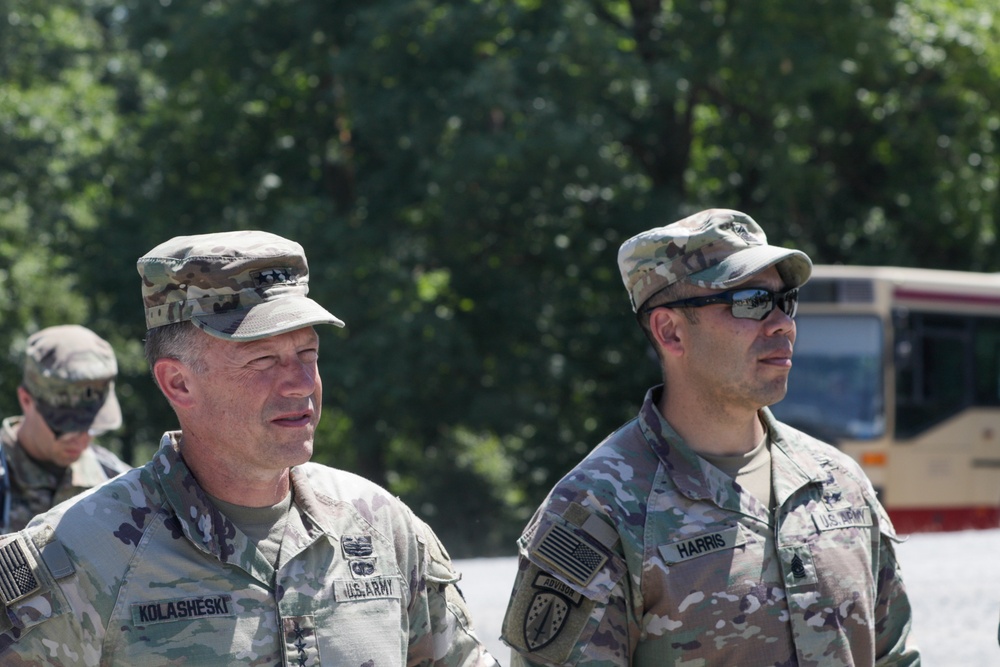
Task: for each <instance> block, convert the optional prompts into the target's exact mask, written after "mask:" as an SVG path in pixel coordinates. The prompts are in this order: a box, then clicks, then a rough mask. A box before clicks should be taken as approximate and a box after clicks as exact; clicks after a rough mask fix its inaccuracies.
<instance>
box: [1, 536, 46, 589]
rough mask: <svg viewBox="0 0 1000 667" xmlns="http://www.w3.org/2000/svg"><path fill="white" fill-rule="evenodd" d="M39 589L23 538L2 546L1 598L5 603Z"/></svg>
mask: <svg viewBox="0 0 1000 667" xmlns="http://www.w3.org/2000/svg"><path fill="white" fill-rule="evenodd" d="M38 589H39V585H38V579H37V578H36V577H35V573H34V571H33V569H32V563H31V561H30V560H28V556H27V554H26V553H25V549H24V547H23V546H22V545H21V538H20V537H17V538H15V539H13V540H11V541H10V542H8V543H7V544H4V545H3V546H0V598H2V599H3V602H4V604H6V605H9V604H11V603H14V602H17V601H18V600H20V599H21V598H25V597H27V596H29V595H31V594H32V593H34V592H35V591H37V590H38Z"/></svg>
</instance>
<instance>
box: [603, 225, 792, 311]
mask: <svg viewBox="0 0 1000 667" xmlns="http://www.w3.org/2000/svg"><path fill="white" fill-rule="evenodd" d="M771 266H776V267H777V269H778V273H779V274H780V275H781V278H782V280H784V282H785V286H786V287H787V288H792V287H798V286H799V285H801V284H803V283H804V282H806V281H807V280H809V276H810V275H811V274H812V261H811V260H810V259H809V256H808V255H806V254H805V253H804V252H801V251H799V250H792V249H790V248H779V247H776V246H772V245H768V244H767V236H766V235H765V234H764V230H763V229H761V228H760V225H758V224H757V223H756V222H754V220H753V218H751V217H750V216H749V215H746V214H745V213H740V212H739V211H732V210H729V209H721V208H715V209H708V210H706V211H701V212H699V213H695V214H694V215H691V216H689V217H687V218H684V219H683V220H679V221H678V222H675V223H673V224H669V225H666V226H665V227H657V228H655V229H650V230H648V231H645V232H642V233H640V234H637V235H636V236H633V237H632V238H630V239H629V240H627V241H625V243H623V244H622V246H621V248H620V249H619V250H618V268H619V270H620V271H621V274H622V281H623V282H624V283H625V289H627V290H628V293H629V299H630V300H631V301H632V310H634V311H637V312H638V310H639V308H640V307H641V306H642V304H644V303H645V302H646V300H647V299H649V297H651V296H653V295H654V294H656V293H657V292H659V291H660V290H661V289H663V288H664V287H667V286H668V285H672V284H674V283H676V282H682V281H683V282H685V283H688V284H690V285H697V286H699V287H708V288H712V289H728V288H730V287H732V286H733V285H738V284H739V283H741V282H743V281H745V280H747V279H748V278H750V277H751V276H753V275H754V274H756V273H759V272H760V271H764V270H765V269H767V268H769V267H771Z"/></svg>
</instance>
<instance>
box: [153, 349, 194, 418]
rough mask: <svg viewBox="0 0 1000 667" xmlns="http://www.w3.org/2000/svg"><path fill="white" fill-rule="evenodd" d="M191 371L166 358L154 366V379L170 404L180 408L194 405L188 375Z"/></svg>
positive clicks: (176, 361) (175, 360)
mask: <svg viewBox="0 0 1000 667" xmlns="http://www.w3.org/2000/svg"><path fill="white" fill-rule="evenodd" d="M190 372H191V371H190V369H189V368H188V367H187V366H185V365H184V364H183V363H182V362H181V361H178V360H177V359H170V358H167V357H164V358H162V359H157V360H156V362H155V363H154V364H153V377H154V378H156V384H158V385H159V387H160V391H162V392H163V395H164V396H166V398H167V400H168V401H170V404H171V405H173V406H175V407H179V408H186V407H190V406H191V405H193V403H194V396H193V395H192V393H191V383H190V378H189V377H188V374H189V373H190Z"/></svg>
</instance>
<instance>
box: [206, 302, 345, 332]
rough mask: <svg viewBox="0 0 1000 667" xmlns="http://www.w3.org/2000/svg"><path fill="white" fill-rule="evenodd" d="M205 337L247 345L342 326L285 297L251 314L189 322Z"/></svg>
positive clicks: (243, 312) (227, 314)
mask: <svg viewBox="0 0 1000 667" xmlns="http://www.w3.org/2000/svg"><path fill="white" fill-rule="evenodd" d="M191 321H192V322H194V324H195V325H196V326H198V328H200V329H201V330H202V331H204V332H205V333H207V334H209V335H212V336H215V337H216V338H222V339H223V340H232V341H248V340H258V339H260V338H267V337H269V336H277V335H278V334H283V333H286V332H289V331H295V330H296V329H302V328H303V327H311V326H314V325H316V324H332V325H334V326H337V327H342V326H344V322H343V321H342V320H341V319H340V318H339V317H337V316H336V315H334V314H333V313H331V312H329V311H328V310H327V309H326V308H324V307H323V306H321V305H319V304H318V303H316V302H315V301H313V300H312V299H310V298H308V297H305V296H298V295H295V296H291V295H285V296H282V297H281V298H279V299H273V300H271V301H264V302H263V303H259V304H256V305H254V306H253V308H251V309H250V310H230V311H226V312H222V313H214V314H212V315H195V316H193V317H192V318H191Z"/></svg>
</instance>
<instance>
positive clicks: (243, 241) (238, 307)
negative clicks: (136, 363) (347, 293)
mask: <svg viewBox="0 0 1000 667" xmlns="http://www.w3.org/2000/svg"><path fill="white" fill-rule="evenodd" d="M137 268H138V270H139V275H140V276H142V300H143V304H144V306H145V309H146V328H147V329H155V328H157V327H161V326H164V325H167V324H174V323H176V322H185V321H188V320H190V321H191V322H193V323H194V324H195V325H196V326H198V327H199V328H200V329H201V330H203V331H204V332H205V333H208V334H211V335H212V336H215V337H217V338H222V339H225V340H231V341H249V340H257V339H260V338H267V337H268V336H275V335H278V334H281V333H285V332H288V331H293V330H295V329H301V328H302V327H307V326H312V325H314V324H333V325H335V326H338V327H342V326H344V323H343V321H341V320H340V318H338V317H336V316H335V315H333V314H332V313H330V312H329V311H327V310H326V309H325V308H323V307H322V306H320V305H319V304H318V303H316V302H315V301H313V300H312V299H310V298H309V297H307V296H306V294H308V292H309V268H308V265H307V263H306V255H305V252H304V251H303V249H302V246H301V245H299V244H298V243H296V242H294V241H289V240H288V239H285V238H282V237H281V236H278V235H276V234H271V233H269V232H263V231H256V230H245V231H235V232H218V233H213V234H198V235H194V236H178V237H175V238H172V239H170V240H169V241H166V242H164V243H161V244H160V245H158V246H156V247H155V248H153V249H152V250H150V251H149V252H148V253H146V254H145V255H143V256H142V257H140V258H139V261H138V264H137Z"/></svg>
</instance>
